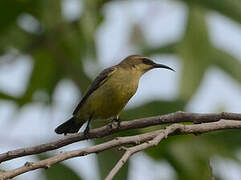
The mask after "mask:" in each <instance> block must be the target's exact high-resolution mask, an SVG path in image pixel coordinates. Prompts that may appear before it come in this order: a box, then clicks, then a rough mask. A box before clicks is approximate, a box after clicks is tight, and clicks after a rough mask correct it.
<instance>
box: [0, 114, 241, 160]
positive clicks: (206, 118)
mask: <svg viewBox="0 0 241 180" xmlns="http://www.w3.org/2000/svg"><path fill="white" fill-rule="evenodd" d="M221 119H227V120H241V114H236V113H219V114H199V113H187V112H180V111H179V112H176V113H171V114H166V115H161V116H155V117H148V118H142V119H136V120H131V121H124V122H121V127H120V128H119V127H116V126H110V125H106V126H103V127H101V128H97V129H93V130H90V131H89V135H88V139H93V138H100V137H104V136H108V135H111V134H114V133H117V132H120V131H124V130H130V129H137V128H145V127H149V126H154V125H158V124H168V123H179V122H194V123H202V122H214V121H219V120H221ZM86 139H87V137H86V136H84V134H83V133H76V134H72V135H67V136H65V137H63V138H61V139H59V140H56V141H52V142H49V143H45V144H40V145H37V146H33V147H27V148H21V149H16V150H12V151H8V152H5V153H2V154H0V163H1V162H4V161H7V160H11V159H15V158H18V157H23V156H27V155H33V154H39V153H43V152H46V151H51V150H54V149H59V148H61V147H63V146H67V145H69V144H72V143H75V142H78V141H82V140H86Z"/></svg>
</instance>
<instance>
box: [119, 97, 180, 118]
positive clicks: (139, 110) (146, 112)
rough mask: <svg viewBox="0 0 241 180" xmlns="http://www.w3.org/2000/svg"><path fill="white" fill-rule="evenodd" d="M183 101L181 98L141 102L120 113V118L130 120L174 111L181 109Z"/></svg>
mask: <svg viewBox="0 0 241 180" xmlns="http://www.w3.org/2000/svg"><path fill="white" fill-rule="evenodd" d="M184 106H185V102H183V101H181V100H175V101H151V102H147V103H145V104H141V105H139V106H137V107H135V108H130V109H127V110H125V111H124V112H123V113H121V119H123V120H131V119H137V118H144V117H150V116H157V115H161V114H167V113H171V112H175V111H180V110H183V109H184Z"/></svg>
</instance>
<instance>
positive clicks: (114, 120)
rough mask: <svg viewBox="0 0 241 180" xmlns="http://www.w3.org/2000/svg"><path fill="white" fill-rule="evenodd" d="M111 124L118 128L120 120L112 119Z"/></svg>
mask: <svg viewBox="0 0 241 180" xmlns="http://www.w3.org/2000/svg"><path fill="white" fill-rule="evenodd" d="M112 124H114V125H115V124H117V128H120V126H121V120H120V118H114V119H113V120H112Z"/></svg>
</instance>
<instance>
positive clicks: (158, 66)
mask: <svg viewBox="0 0 241 180" xmlns="http://www.w3.org/2000/svg"><path fill="white" fill-rule="evenodd" d="M152 68H165V69H169V70H171V71H174V72H176V71H175V70H174V69H172V68H170V67H168V66H166V65H164V64H156V63H154V64H153V65H152Z"/></svg>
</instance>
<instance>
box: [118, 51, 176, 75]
mask: <svg viewBox="0 0 241 180" xmlns="http://www.w3.org/2000/svg"><path fill="white" fill-rule="evenodd" d="M119 65H120V66H122V67H123V68H130V69H132V70H135V71H138V72H140V74H144V73H145V72H147V71H149V70H151V69H154V68H165V69H169V70H172V71H175V70H174V69H172V68H170V67H168V66H166V65H164V64H157V63H155V62H153V61H152V60H151V59H150V58H149V57H146V56H142V55H131V56H128V57H126V58H125V59H124V60H123V61H121V63H120V64H119Z"/></svg>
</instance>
